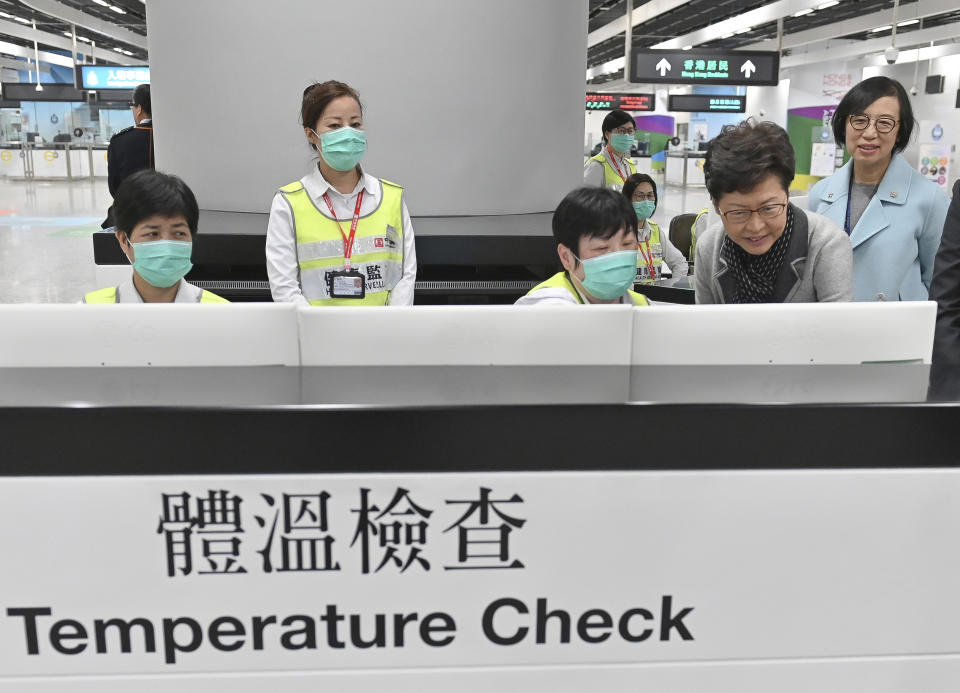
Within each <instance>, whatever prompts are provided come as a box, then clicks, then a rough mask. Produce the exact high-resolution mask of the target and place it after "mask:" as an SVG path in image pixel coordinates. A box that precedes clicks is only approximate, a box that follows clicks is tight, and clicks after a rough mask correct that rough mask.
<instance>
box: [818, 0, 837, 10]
mask: <svg viewBox="0 0 960 693" xmlns="http://www.w3.org/2000/svg"><path fill="white" fill-rule="evenodd" d="M839 4H840V0H827V1H826V2H822V3H820V4H819V5H817V9H818V10H825V9H827V8H828V7H833V6H834V5H839Z"/></svg>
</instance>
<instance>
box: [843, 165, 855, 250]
mask: <svg viewBox="0 0 960 693" xmlns="http://www.w3.org/2000/svg"><path fill="white" fill-rule="evenodd" d="M851 202H853V168H852V167H851V168H850V183H849V184H848V185H847V217H846V219H845V220H844V222H843V230H844V231H846V232H847V235H848V236H849V235H850V232H851V231H852V230H853V229H851V228H850V207H851V206H852V205H851Z"/></svg>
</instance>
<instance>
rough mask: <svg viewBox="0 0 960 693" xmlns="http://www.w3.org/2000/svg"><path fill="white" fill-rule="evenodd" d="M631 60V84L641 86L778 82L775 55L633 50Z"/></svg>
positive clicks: (777, 54)
mask: <svg viewBox="0 0 960 693" xmlns="http://www.w3.org/2000/svg"><path fill="white" fill-rule="evenodd" d="M631 59H632V62H631V68H632V69H631V70H630V81H631V82H638V83H641V84H649V83H666V84H740V85H753V86H775V85H776V84H777V83H778V82H779V79H780V54H779V53H778V52H777V51H725V50H710V49H702V50H689V51H676V50H657V49H655V48H636V49H634V51H633V53H632V56H631Z"/></svg>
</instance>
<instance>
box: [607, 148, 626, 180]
mask: <svg viewBox="0 0 960 693" xmlns="http://www.w3.org/2000/svg"><path fill="white" fill-rule="evenodd" d="M607 151H608V152H609V153H610V162H611V163H612V164H613V167H614V168H615V169H616V170H617V175H618V176H620V180H622V181H623V182H624V183H626V182H627V177H626V176H625V175H623V171H621V170H620V167H619V166H617V157H615V156H614V155H613V150H612V149H610V147H609V145H608V146H607Z"/></svg>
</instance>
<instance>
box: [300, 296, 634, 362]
mask: <svg viewBox="0 0 960 693" xmlns="http://www.w3.org/2000/svg"><path fill="white" fill-rule="evenodd" d="M631 311H632V309H631V308H630V307H629V306H591V307H590V308H589V309H584V308H583V307H582V306H570V307H569V308H566V307H557V306H551V307H540V308H537V307H533V306H531V307H525V308H517V307H514V306H471V307H469V308H464V307H462V306H417V307H413V306H410V307H384V308H360V307H358V308H300V309H299V315H300V353H301V359H302V363H303V365H305V366H460V365H463V366H514V365H536V366H567V365H621V366H625V365H629V363H630V333H631V329H632V327H631Z"/></svg>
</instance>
